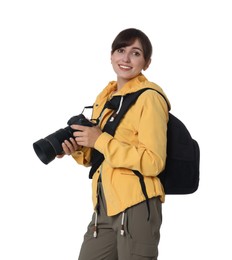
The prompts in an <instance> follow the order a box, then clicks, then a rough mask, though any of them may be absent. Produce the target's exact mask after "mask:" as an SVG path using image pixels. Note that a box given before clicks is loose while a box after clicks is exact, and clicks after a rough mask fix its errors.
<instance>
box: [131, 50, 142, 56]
mask: <svg viewBox="0 0 232 260" xmlns="http://www.w3.org/2000/svg"><path fill="white" fill-rule="evenodd" d="M133 55H134V56H137V57H139V56H140V55H141V53H140V52H138V51H134V52H133Z"/></svg>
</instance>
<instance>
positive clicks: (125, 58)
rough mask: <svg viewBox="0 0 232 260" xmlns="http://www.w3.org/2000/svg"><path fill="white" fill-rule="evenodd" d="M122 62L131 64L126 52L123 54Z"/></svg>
mask: <svg viewBox="0 0 232 260" xmlns="http://www.w3.org/2000/svg"><path fill="white" fill-rule="evenodd" d="M122 61H123V62H130V56H129V53H127V52H124V53H123V57H122Z"/></svg>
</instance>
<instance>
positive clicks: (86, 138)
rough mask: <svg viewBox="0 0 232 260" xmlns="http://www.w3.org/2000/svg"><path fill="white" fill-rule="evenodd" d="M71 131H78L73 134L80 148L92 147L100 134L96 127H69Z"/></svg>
mask: <svg viewBox="0 0 232 260" xmlns="http://www.w3.org/2000/svg"><path fill="white" fill-rule="evenodd" d="M71 127H72V129H74V130H78V131H75V132H74V133H73V136H74V138H75V141H76V143H77V144H78V145H80V146H85V147H92V148H93V147H94V144H95V142H96V140H97V139H98V137H99V136H100V135H101V134H102V131H101V129H100V128H99V127H98V126H92V127H89V126H83V125H71Z"/></svg>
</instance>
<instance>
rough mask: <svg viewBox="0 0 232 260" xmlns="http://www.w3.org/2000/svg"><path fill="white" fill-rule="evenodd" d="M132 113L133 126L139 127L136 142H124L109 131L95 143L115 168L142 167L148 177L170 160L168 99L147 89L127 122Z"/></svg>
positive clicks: (129, 112) (131, 110)
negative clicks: (168, 149)
mask: <svg viewBox="0 0 232 260" xmlns="http://www.w3.org/2000/svg"><path fill="white" fill-rule="evenodd" d="M129 116H130V117H131V118H132V121H131V120H129V122H133V123H132V124H134V126H133V129H136V130H135V131H134V132H135V133H134V135H135V139H136V141H135V142H134V143H133V144H131V143H128V142H127V140H126V137H125V140H124V141H122V140H119V139H118V138H117V135H116V134H115V137H113V136H111V135H109V134H108V133H102V134H101V135H100V136H99V138H98V139H97V141H96V143H95V149H97V150H99V151H100V152H101V153H103V154H104V156H105V160H106V162H107V163H108V164H110V166H111V167H112V168H126V169H132V170H138V171H139V172H141V173H142V174H143V175H145V176H156V175H158V174H159V173H160V172H161V171H162V170H163V169H164V166H165V161H166V144H167V122H168V108H167V104H166V101H165V100H164V99H163V97H162V96H161V95H160V94H158V93H156V92H155V91H153V90H148V91H145V92H144V93H143V94H141V96H140V97H139V98H138V100H137V102H136V104H135V105H134V106H133V108H131V109H130V110H129V111H128V112H127V114H126V115H125V117H124V119H123V120H124V122H126V120H127V117H129ZM133 118H134V119H133ZM127 121H128V120H127ZM128 127H131V126H128ZM117 131H118V132H120V131H121V129H120V125H119V126H118V128H117V130H116V133H117ZM122 131H123V130H122ZM122 135H123V133H122V134H121V136H122ZM124 136H125V134H124Z"/></svg>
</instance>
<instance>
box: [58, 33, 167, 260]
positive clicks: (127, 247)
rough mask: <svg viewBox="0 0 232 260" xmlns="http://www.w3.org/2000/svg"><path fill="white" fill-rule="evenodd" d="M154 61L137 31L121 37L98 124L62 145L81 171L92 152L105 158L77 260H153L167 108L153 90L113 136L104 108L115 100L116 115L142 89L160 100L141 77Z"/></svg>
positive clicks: (98, 104) (97, 107)
mask: <svg viewBox="0 0 232 260" xmlns="http://www.w3.org/2000/svg"><path fill="white" fill-rule="evenodd" d="M151 55H152V45H151V43H150V40H149V38H148V37H147V36H146V35H145V34H144V33H143V32H142V31H140V30H137V29H133V28H130V29H126V30H123V31H121V32H120V33H119V34H118V35H117V36H116V38H115V40H114V41H113V43H112V50H111V63H112V67H113V69H114V71H115V73H116V75H117V80H116V81H111V82H110V83H109V84H108V85H107V86H106V87H105V88H104V89H103V90H102V92H101V93H100V94H99V95H98V96H97V98H96V101H95V103H94V107H93V115H92V118H99V123H98V125H97V126H92V127H88V126H83V125H77V124H74V125H71V128H72V129H74V130H78V131H75V132H74V133H73V138H70V139H69V140H65V141H64V142H63V143H62V148H63V150H64V153H65V154H66V155H72V157H73V158H74V159H75V160H76V161H77V163H79V164H82V165H84V166H91V155H92V153H93V151H94V150H96V151H98V152H100V153H102V154H103V155H104V158H105V159H104V161H103V163H102V164H101V166H100V167H99V168H98V169H97V170H96V172H94V174H93V177H92V178H93V179H92V198H93V208H94V214H93V216H92V220H91V221H90V224H89V226H88V230H87V232H86V234H85V236H84V241H83V244H82V247H81V251H80V255H79V260H100V259H107V260H117V259H119V260H138V259H150V260H156V259H157V257H158V244H159V239H160V226H161V222H162V212H161V204H162V202H164V198H165V194H164V191H163V187H162V184H161V182H160V180H159V178H158V177H157V175H158V174H159V173H160V172H162V170H163V169H164V166H165V160H166V143H167V139H166V132H167V122H168V107H167V104H166V101H165V100H164V98H163V97H162V96H161V95H160V94H158V93H157V92H156V91H153V90H147V91H145V92H144V93H143V94H141V96H140V97H139V98H138V100H137V101H136V103H135V104H134V105H133V106H132V107H131V108H130V109H129V111H128V112H127V113H126V115H125V116H124V118H123V119H122V121H121V123H120V124H119V126H118V128H117V130H116V132H115V135H114V136H112V135H110V134H108V133H107V132H103V131H102V129H103V127H104V125H105V123H106V121H107V119H108V118H109V117H112V114H113V113H114V112H113V111H112V109H111V108H107V107H106V108H104V105H105V103H106V102H107V101H109V100H111V99H112V98H113V97H116V96H118V97H119V99H120V103H119V106H118V108H117V109H118V110H120V104H121V103H122V102H123V97H124V96H125V95H126V94H128V93H132V92H135V91H137V90H139V89H141V88H147V87H149V88H154V89H157V90H159V92H161V93H163V91H162V89H161V88H160V87H159V86H158V85H156V84H155V83H152V82H150V81H148V80H147V79H146V77H145V76H144V75H143V74H142V71H145V70H146V69H147V68H148V67H149V65H150V63H151ZM163 95H164V96H165V94H164V93H163ZM113 116H115V114H114V115H113ZM116 116H117V113H116ZM112 118H113V117H112ZM63 156H64V155H58V156H57V157H59V158H61V157H63ZM132 170H137V171H139V172H140V173H141V174H142V175H143V178H144V183H145V186H146V191H147V195H148V198H149V200H148V203H149V210H150V212H149V217H148V210H147V205H146V199H145V197H144V194H143V192H142V190H141V186H140V182H139V179H138V177H137V176H136V175H135V174H134V173H133V172H132Z"/></svg>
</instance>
